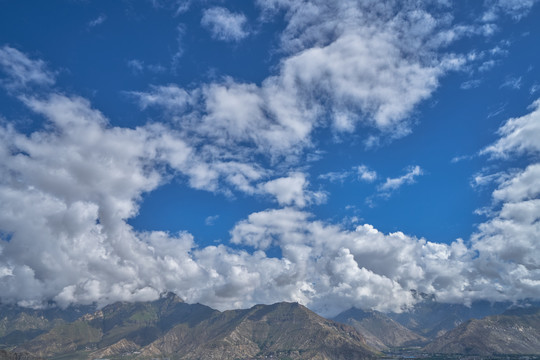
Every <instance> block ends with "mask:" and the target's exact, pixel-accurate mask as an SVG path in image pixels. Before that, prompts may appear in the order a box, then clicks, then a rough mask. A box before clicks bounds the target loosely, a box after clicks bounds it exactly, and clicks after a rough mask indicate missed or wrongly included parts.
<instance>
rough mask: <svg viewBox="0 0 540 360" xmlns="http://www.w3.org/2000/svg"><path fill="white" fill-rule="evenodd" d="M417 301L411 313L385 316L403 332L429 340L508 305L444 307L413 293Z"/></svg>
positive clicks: (479, 302) (477, 303) (499, 311)
mask: <svg viewBox="0 0 540 360" xmlns="http://www.w3.org/2000/svg"><path fill="white" fill-rule="evenodd" d="M413 295H414V296H415V297H417V299H419V300H420V301H419V302H418V303H417V304H416V305H415V306H414V307H412V308H411V309H407V310H405V311H403V312H401V313H389V314H387V315H388V316H389V317H390V318H391V319H393V320H395V321H397V322H398V323H400V324H401V325H403V326H405V327H406V328H408V329H410V330H412V331H414V332H415V333H417V334H420V335H422V336H424V337H426V338H429V339H435V338H436V337H438V336H441V335H443V334H444V333H446V332H447V331H449V330H452V329H454V328H455V327H456V326H458V325H460V324H462V323H464V322H466V321H467V320H470V319H481V318H483V317H486V316H489V315H497V314H502V313H503V312H504V311H506V310H507V309H508V308H509V307H510V306H512V303H510V302H495V303H492V302H489V301H476V302H473V303H472V304H471V305H470V306H466V305H463V304H445V303H440V302H437V301H436V298H435V296H434V295H429V294H424V293H417V292H416V291H413Z"/></svg>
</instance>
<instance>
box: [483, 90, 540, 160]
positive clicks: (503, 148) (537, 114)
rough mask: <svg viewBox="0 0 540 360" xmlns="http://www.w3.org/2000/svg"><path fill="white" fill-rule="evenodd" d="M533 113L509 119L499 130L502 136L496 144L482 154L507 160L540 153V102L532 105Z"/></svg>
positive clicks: (537, 101)
mask: <svg viewBox="0 0 540 360" xmlns="http://www.w3.org/2000/svg"><path fill="white" fill-rule="evenodd" d="M531 108H532V112H531V113H529V114H527V115H525V116H522V117H519V118H512V119H509V120H508V121H507V122H506V123H505V124H504V125H503V126H501V128H500V129H499V130H498V134H499V135H500V136H501V138H500V139H499V140H497V141H496V142H495V143H494V144H492V145H490V146H488V147H486V148H485V149H483V150H482V151H481V154H489V155H491V156H493V157H495V158H506V157H509V156H510V155H512V154H517V155H521V154H524V153H533V154H534V153H536V154H537V153H539V152H540V142H539V141H538V139H540V100H536V101H535V102H534V103H533V104H532V105H531Z"/></svg>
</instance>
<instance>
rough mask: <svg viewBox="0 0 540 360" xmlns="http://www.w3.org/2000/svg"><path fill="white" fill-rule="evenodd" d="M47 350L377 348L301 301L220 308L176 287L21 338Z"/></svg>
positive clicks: (342, 352) (155, 354)
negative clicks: (192, 300)
mask: <svg viewBox="0 0 540 360" xmlns="http://www.w3.org/2000/svg"><path fill="white" fill-rule="evenodd" d="M15 350H16V351H18V352H22V351H25V352H29V353H32V354H33V355H36V356H41V357H57V356H77V357H81V358H90V359H94V358H121V357H125V356H126V355H129V356H131V357H136V358H138V359H146V358H159V357H170V358H174V359H210V358H211V359H242V358H263V357H265V356H270V355H272V356H275V357H278V358H279V357H281V358H283V357H287V358H290V359H364V358H372V357H374V356H375V355H376V352H375V351H374V350H372V349H370V348H369V347H368V346H367V345H366V343H365V341H364V339H363V338H362V336H361V335H360V334H358V332H356V330H354V329H353V328H352V327H349V326H347V325H343V324H339V323H336V322H334V321H331V320H327V319H324V318H322V317H320V316H318V315H317V314H315V313H313V312H312V311H310V310H308V309H307V308H305V307H304V306H301V305H299V304H296V303H278V304H274V305H257V306H254V307H253V308H251V309H247V310H231V311H225V312H219V311H217V310H213V309H211V308H209V307H207V306H204V305H200V304H195V305H189V304H186V303H183V302H182V300H180V299H179V298H178V297H176V296H175V295H173V294H169V295H167V296H164V297H162V298H161V299H159V300H156V301H153V302H140V303H116V304H112V305H109V306H106V307H104V308H103V309H102V310H99V311H96V312H94V313H92V314H86V315H84V316H82V317H80V318H79V319H77V320H76V321H73V322H71V323H61V324H58V325H56V326H54V327H53V328H52V329H50V330H49V331H47V332H44V333H42V334H40V335H39V336H37V337H35V338H34V339H32V340H30V341H28V342H26V343H24V344H22V345H20V346H18V347H17V348H16V349H15Z"/></svg>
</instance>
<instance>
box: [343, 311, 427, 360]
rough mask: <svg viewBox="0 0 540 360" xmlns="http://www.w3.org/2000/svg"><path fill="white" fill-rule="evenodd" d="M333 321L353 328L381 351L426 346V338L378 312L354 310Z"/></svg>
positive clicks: (370, 344)
mask: <svg viewBox="0 0 540 360" xmlns="http://www.w3.org/2000/svg"><path fill="white" fill-rule="evenodd" d="M333 320H335V321H338V322H341V323H344V324H348V325H351V326H353V327H354V328H355V329H356V330H357V331H358V332H359V333H360V334H362V336H363V337H364V338H365V339H366V343H367V344H368V345H369V346H371V347H373V348H375V349H377V350H380V351H384V350H388V349H389V348H395V347H404V346H413V345H424V344H426V343H427V342H428V340H427V339H426V338H424V337H423V336H421V335H418V334H417V333H415V332H413V331H411V330H409V329H407V328H406V327H404V326H403V325H401V324H399V323H397V322H396V321H394V320H392V319H391V318H389V317H388V316H387V315H385V314H383V313H381V312H378V311H373V310H372V311H363V310H360V309H357V308H352V309H349V310H347V311H344V312H342V313H341V314H339V315H338V316H336V317H335V318H334V319H333Z"/></svg>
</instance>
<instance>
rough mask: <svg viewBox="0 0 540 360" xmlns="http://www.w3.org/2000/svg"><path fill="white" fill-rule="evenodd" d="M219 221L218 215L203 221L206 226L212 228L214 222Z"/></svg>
mask: <svg viewBox="0 0 540 360" xmlns="http://www.w3.org/2000/svg"><path fill="white" fill-rule="evenodd" d="M218 219H219V215H211V216H208V217H207V218H206V219H204V223H205V224H206V226H214V225H215V223H216V221H217V220H218Z"/></svg>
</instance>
